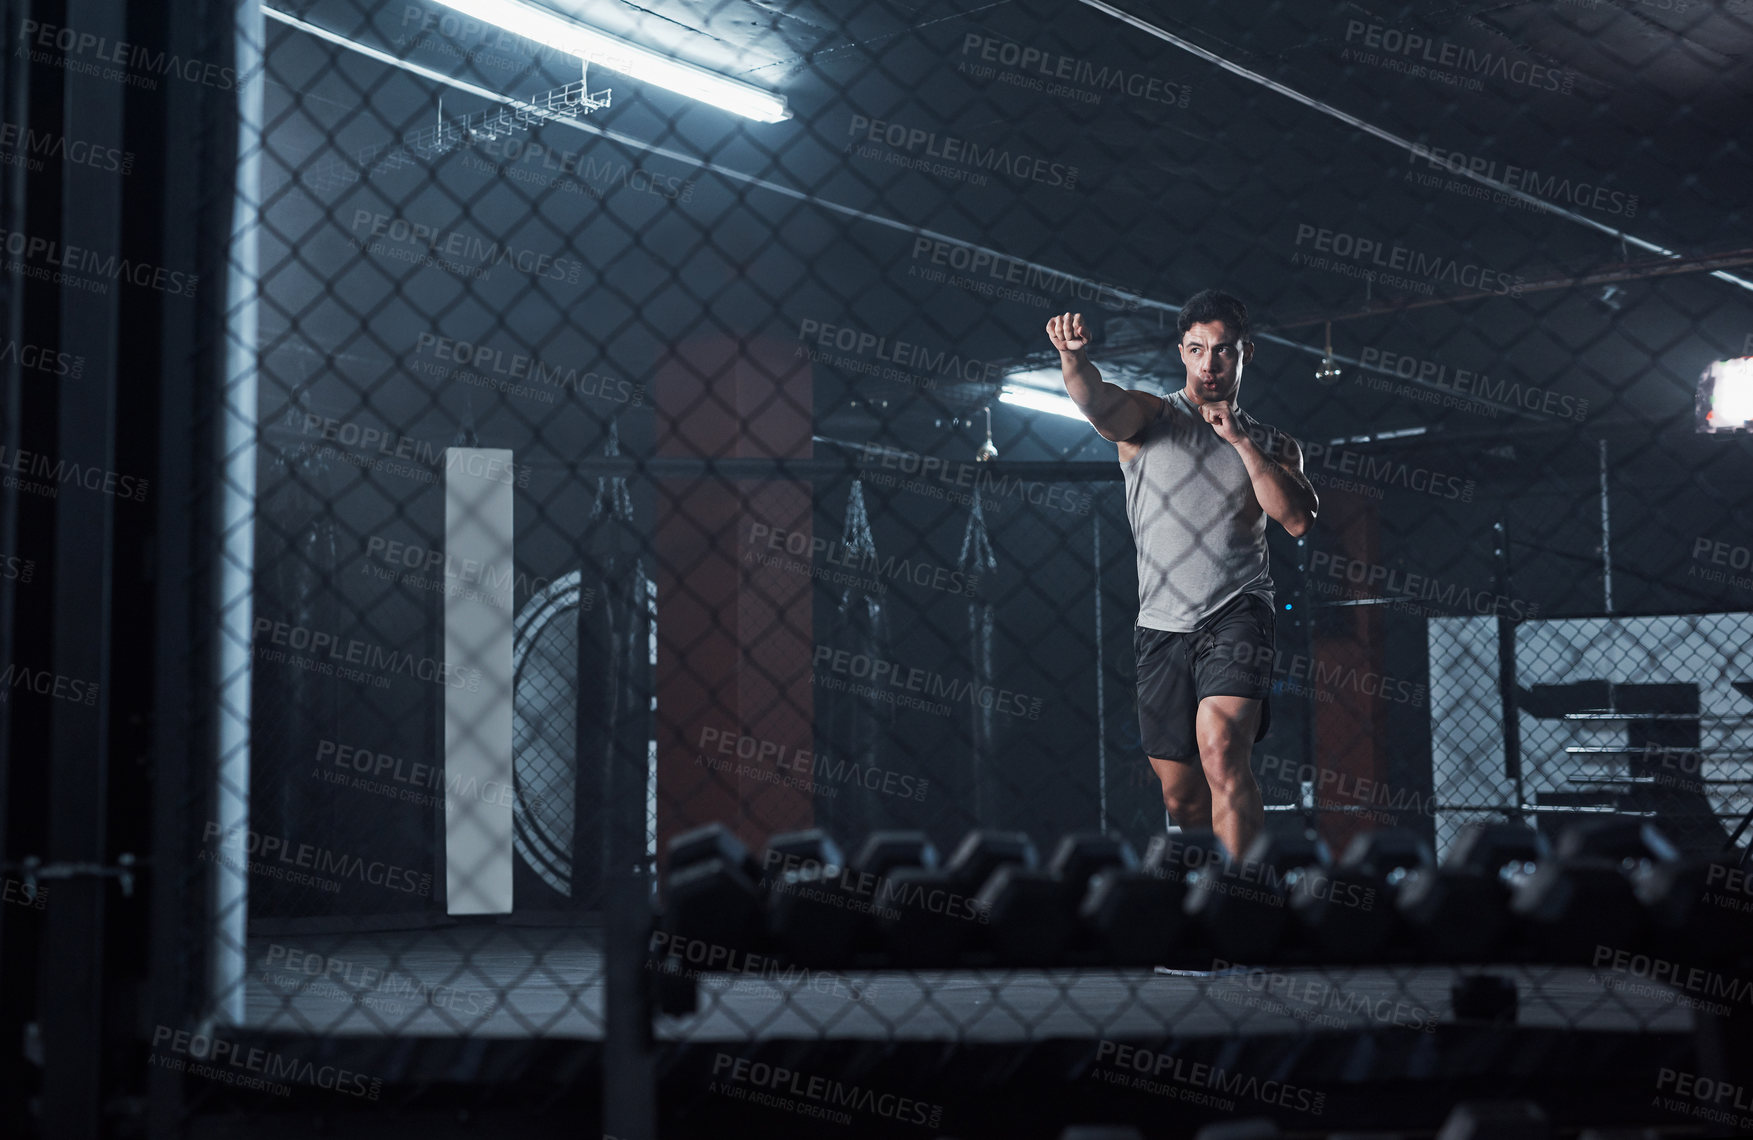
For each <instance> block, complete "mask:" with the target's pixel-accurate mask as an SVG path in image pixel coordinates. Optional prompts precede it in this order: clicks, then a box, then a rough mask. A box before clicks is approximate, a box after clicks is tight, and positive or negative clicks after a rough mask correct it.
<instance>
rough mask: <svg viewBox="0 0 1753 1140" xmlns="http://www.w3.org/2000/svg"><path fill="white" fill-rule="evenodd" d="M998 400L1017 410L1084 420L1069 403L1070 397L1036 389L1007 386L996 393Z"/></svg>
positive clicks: (1074, 405) (1073, 405)
mask: <svg viewBox="0 0 1753 1140" xmlns="http://www.w3.org/2000/svg"><path fill="white" fill-rule="evenodd" d="M998 399H999V401H1000V402H1001V403H1005V404H1015V405H1016V406H1017V407H1019V408H1029V409H1031V410H1033V411H1037V412H1051V413H1053V414H1054V415H1056V416H1065V417H1066V418H1067V419H1073V420H1081V419H1085V418H1086V417H1085V416H1084V414H1083V413H1082V412H1080V411H1078V410H1077V405H1076V404H1074V403H1072V402H1071V397H1070V396H1055V395H1053V394H1052V393H1051V392H1043V391H1041V390H1040V389H1038V388H1018V387H1014V386H1012V385H1008V384H1007V385H1005V387H1004V388H1003V389H1002V390H1000V392H999V393H998Z"/></svg>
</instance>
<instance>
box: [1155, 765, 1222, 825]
mask: <svg viewBox="0 0 1753 1140" xmlns="http://www.w3.org/2000/svg"><path fill="white" fill-rule="evenodd" d="M1150 766H1151V767H1152V768H1153V769H1155V770H1156V775H1157V779H1158V780H1160V781H1162V785H1163V807H1165V808H1167V809H1168V810H1169V818H1170V819H1172V820H1174V821H1175V826H1176V827H1179V828H1181V829H1182V830H1184V831H1208V830H1210V828H1211V788H1210V787H1209V786H1208V785H1207V784H1206V782H1205V773H1204V771H1202V770H1201V767H1200V765H1199V764H1198V763H1197V762H1194V761H1192V760H1162V759H1159V758H1157V757H1155V756H1152V757H1151V758H1150Z"/></svg>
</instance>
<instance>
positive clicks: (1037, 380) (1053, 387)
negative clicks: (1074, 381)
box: [1004, 368, 1065, 392]
mask: <svg viewBox="0 0 1753 1140" xmlns="http://www.w3.org/2000/svg"><path fill="white" fill-rule="evenodd" d="M1004 380H1005V383H1007V384H1021V385H1022V386H1023V387H1025V388H1045V389H1047V390H1048V391H1049V392H1063V391H1065V373H1064V372H1063V371H1062V370H1060V369H1058V368H1033V369H1030V370H1029V371H1027V372H1012V373H1011V374H1010V375H1008V376H1006V377H1005V378H1004Z"/></svg>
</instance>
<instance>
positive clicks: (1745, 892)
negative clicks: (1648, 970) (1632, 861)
mask: <svg viewBox="0 0 1753 1140" xmlns="http://www.w3.org/2000/svg"><path fill="white" fill-rule="evenodd" d="M1632 883H1633V888H1634V890H1635V891H1636V893H1637V897H1638V900H1639V901H1640V902H1642V903H1643V907H1644V913H1645V915H1646V916H1647V917H1648V919H1649V932H1650V936H1651V939H1652V944H1651V949H1652V950H1654V951H1656V952H1658V953H1660V954H1661V955H1662V956H1663V957H1667V958H1670V959H1685V960H1699V961H1707V962H1717V963H1732V962H1737V961H1740V960H1742V959H1745V958H1748V957H1749V956H1753V871H1748V870H1745V869H1743V868H1740V867H1737V866H1735V865H1734V864H1733V863H1731V862H1729V861H1728V860H1726V859H1711V858H1703V857H1693V858H1682V859H1677V860H1674V861H1671V862H1664V863H1657V864H1655V865H1654V866H1651V867H1648V868H1646V869H1644V870H1641V871H1639V872H1637V873H1636V874H1635V875H1634V876H1633V879H1632Z"/></svg>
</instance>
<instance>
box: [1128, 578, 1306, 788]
mask: <svg viewBox="0 0 1753 1140" xmlns="http://www.w3.org/2000/svg"><path fill="white" fill-rule="evenodd" d="M1274 622H1275V615H1274V613H1273V611H1272V603H1271V602H1269V601H1268V600H1267V599H1266V598H1264V597H1262V596H1261V595H1259V594H1241V595H1238V596H1237V597H1236V598H1234V599H1232V600H1231V601H1229V602H1227V603H1225V604H1224V606H1223V608H1222V609H1219V610H1218V611H1217V612H1216V613H1214V614H1212V615H1211V616H1210V617H1208V618H1206V619H1205V620H1204V621H1202V622H1200V623H1199V624H1198V625H1197V626H1195V627H1194V628H1193V631H1192V632H1191V633H1170V632H1168V631H1166V630H1160V629H1146V628H1145V627H1143V626H1140V625H1135V626H1133V627H1132V648H1133V652H1134V653H1135V654H1136V655H1137V658H1138V733H1139V739H1140V740H1141V741H1142V742H1143V744H1144V753H1145V755H1146V756H1154V757H1156V758H1157V759H1158V760H1185V761H1189V762H1191V761H1194V760H1197V759H1198V758H1199V741H1198V739H1197V737H1196V736H1195V734H1194V720H1195V717H1196V716H1197V714H1198V712H1199V702H1200V701H1201V700H1203V699H1204V698H1206V697H1214V696H1217V697H1253V698H1255V699H1257V700H1259V701H1261V702H1262V703H1261V706H1260V729H1259V731H1258V732H1256V733H1255V734H1254V739H1255V740H1259V739H1260V738H1261V737H1263V736H1265V735H1266V730H1267V728H1268V727H1270V726H1271V723H1272V702H1271V700H1270V698H1269V697H1268V696H1267V694H1268V692H1269V691H1270V689H1271V687H1272V643H1273V629H1274Z"/></svg>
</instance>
